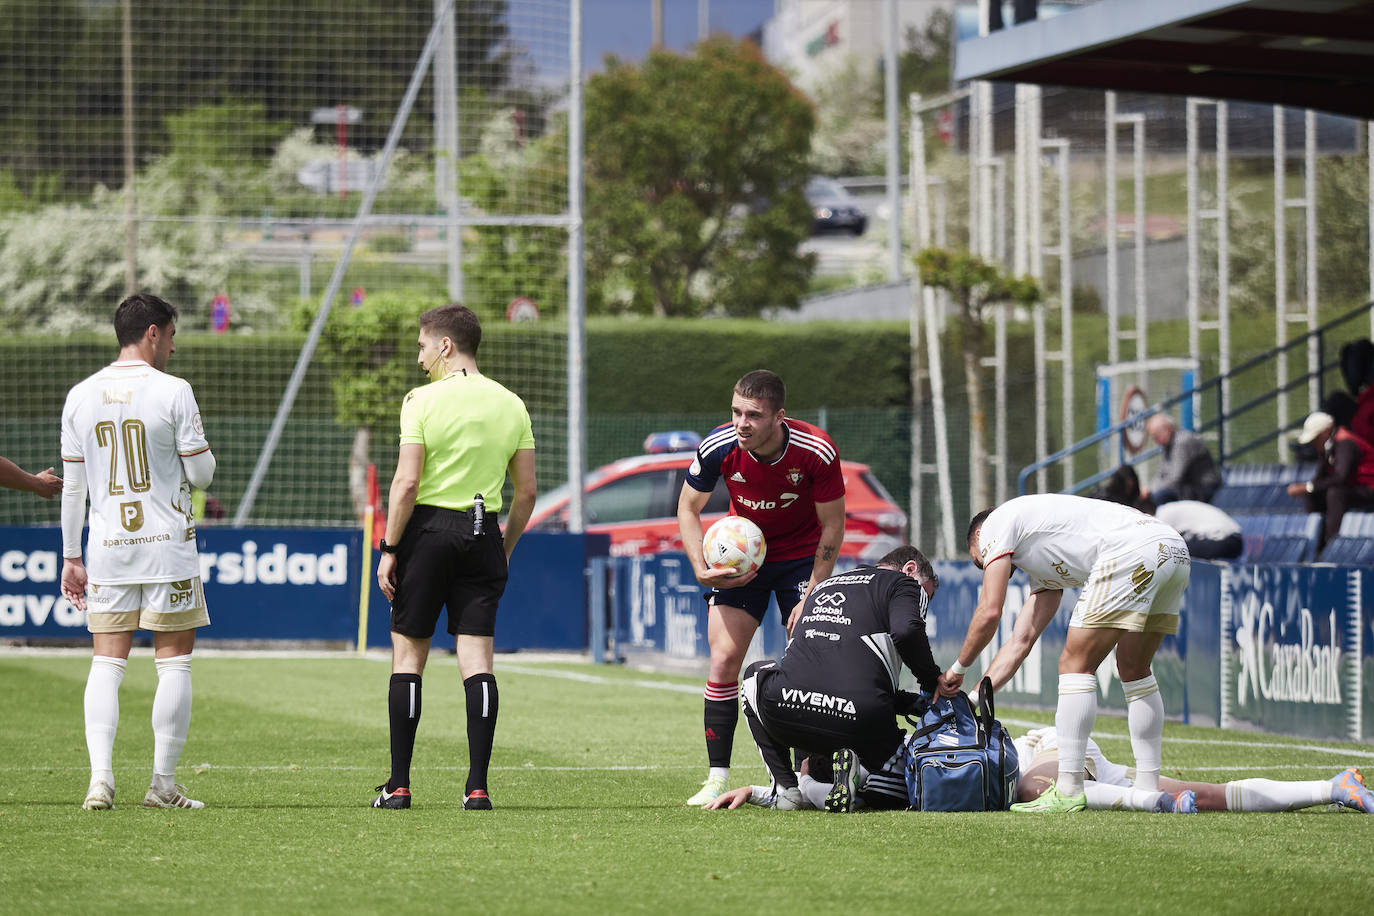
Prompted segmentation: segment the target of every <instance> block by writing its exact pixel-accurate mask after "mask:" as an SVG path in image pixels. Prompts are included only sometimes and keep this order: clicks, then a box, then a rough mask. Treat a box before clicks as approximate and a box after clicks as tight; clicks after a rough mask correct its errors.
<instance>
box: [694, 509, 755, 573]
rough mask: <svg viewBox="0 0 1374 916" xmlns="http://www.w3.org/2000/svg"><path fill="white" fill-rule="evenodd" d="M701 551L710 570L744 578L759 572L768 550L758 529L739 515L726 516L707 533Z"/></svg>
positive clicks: (707, 530)
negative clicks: (750, 573)
mask: <svg viewBox="0 0 1374 916" xmlns="http://www.w3.org/2000/svg"><path fill="white" fill-rule="evenodd" d="M701 549H702V553H703V554H705V557H706V565H707V566H709V567H711V568H712V569H733V570H734V571H735V574H736V575H743V574H745V573H747V572H751V571H752V570H755V569H758V568H759V566H760V565H761V564H762V563H763V558H764V555H765V554H766V553H767V549H768V548H767V545H765V544H764V542H763V532H762V531H761V530H759V526H758V525H756V524H754V523H753V522H751V521H749V519H747V518H744V517H743V516H740V515H727V516H725V518H723V519H721V520H720V521H718V522H716V523H715V524H714V525H712V526H711V527H710V528H708V529H706V537H705V538H704V539H703V540H702V542H701Z"/></svg>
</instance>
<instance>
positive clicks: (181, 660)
mask: <svg viewBox="0 0 1374 916" xmlns="http://www.w3.org/2000/svg"><path fill="white" fill-rule="evenodd" d="M155 664H156V665H157V692H156V693H154V694H153V786H154V787H155V788H157V790H158V791H159V792H163V793H166V792H169V791H171V788H172V785H173V779H172V777H173V776H174V775H175V774H176V771H177V760H178V759H180V757H181V749H182V748H183V747H185V745H186V733H187V732H188V731H189V730H190V728H191V656H189V655H177V656H174V657H172V658H159V659H157V660H156V662H155Z"/></svg>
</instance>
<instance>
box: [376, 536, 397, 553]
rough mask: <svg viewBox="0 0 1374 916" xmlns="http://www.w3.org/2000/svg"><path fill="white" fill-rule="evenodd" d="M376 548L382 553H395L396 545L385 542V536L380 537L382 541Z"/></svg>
mask: <svg viewBox="0 0 1374 916" xmlns="http://www.w3.org/2000/svg"><path fill="white" fill-rule="evenodd" d="M377 549H378V550H380V551H381V552H382V553H395V552H396V545H395V544H388V543H387V542H386V538H382V542H381V543H380V544H378V545H377Z"/></svg>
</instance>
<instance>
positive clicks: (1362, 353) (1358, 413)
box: [1327, 338, 1374, 442]
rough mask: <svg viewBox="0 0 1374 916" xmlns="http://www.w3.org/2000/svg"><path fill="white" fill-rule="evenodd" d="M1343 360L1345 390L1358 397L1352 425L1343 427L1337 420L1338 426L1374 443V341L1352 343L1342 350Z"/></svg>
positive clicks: (1342, 375) (1337, 419)
mask: <svg viewBox="0 0 1374 916" xmlns="http://www.w3.org/2000/svg"><path fill="white" fill-rule="evenodd" d="M1340 360H1341V377H1342V378H1343V379H1345V387H1346V388H1347V389H1348V390H1349V391H1350V393H1351V394H1353V395H1354V396H1355V414H1354V416H1352V417H1351V418H1350V422H1349V423H1342V422H1341V421H1340V417H1337V418H1336V425H1337V427H1341V426H1344V427H1347V428H1348V429H1349V430H1350V431H1351V432H1353V433H1354V434H1355V435H1357V436H1359V437H1360V438H1361V439H1363V440H1364V441H1366V442H1374V341H1371V340H1369V339H1367V338H1366V339H1364V340H1352V341H1350V342H1349V343H1347V344H1346V345H1345V346H1343V347H1341V352H1340ZM1327 412H1328V413H1330V411H1327Z"/></svg>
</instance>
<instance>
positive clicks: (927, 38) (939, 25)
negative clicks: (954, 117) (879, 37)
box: [879, 9, 954, 103]
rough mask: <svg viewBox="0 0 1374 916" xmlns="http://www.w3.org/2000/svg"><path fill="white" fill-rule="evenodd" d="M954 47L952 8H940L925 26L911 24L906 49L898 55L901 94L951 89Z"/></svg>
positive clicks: (903, 96) (930, 93) (932, 14)
mask: <svg viewBox="0 0 1374 916" xmlns="http://www.w3.org/2000/svg"><path fill="white" fill-rule="evenodd" d="M953 48H954V16H953V14H951V13H950V12H949V10H942V9H937V10H935V11H933V12H932V13H931V14H930V18H929V19H927V20H926V22H925V25H924V26H923V27H921V28H916V27H915V26H912V27H911V28H908V29H907V30H906V50H905V51H903V52H902V55H901V57H899V58H898V59H897V91H898V92H899V93H900V94H899V96H898V98H901V99H905V98H906V97H907V96H908V95H910V94H911V93H913V92H919V93H921V95H924V96H927V97H929V96H932V95H938V94H939V93H941V92H948V91H949V88H950V69H951V68H950V53H951V51H952V50H953ZM879 101H880V103H881V99H880V100H879Z"/></svg>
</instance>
